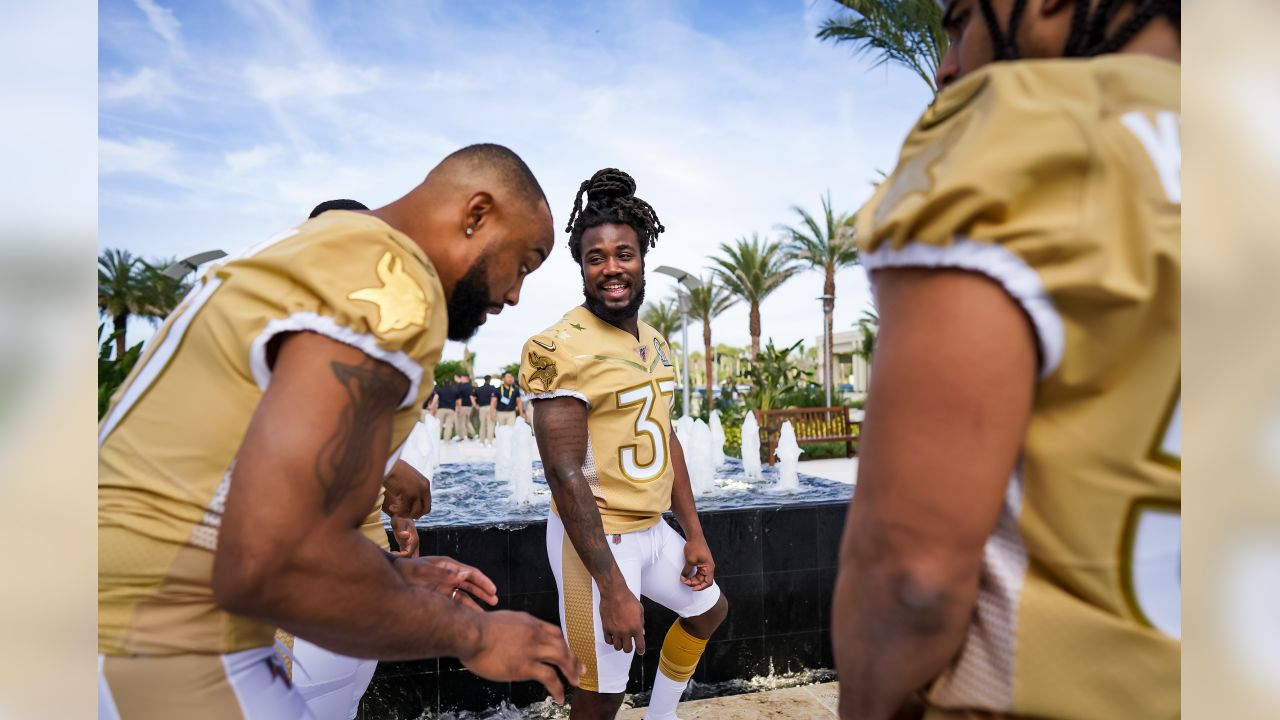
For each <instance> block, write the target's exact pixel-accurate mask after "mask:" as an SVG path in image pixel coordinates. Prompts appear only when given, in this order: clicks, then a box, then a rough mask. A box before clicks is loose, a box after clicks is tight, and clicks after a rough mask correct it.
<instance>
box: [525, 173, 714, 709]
mask: <svg viewBox="0 0 1280 720" xmlns="http://www.w3.org/2000/svg"><path fill="white" fill-rule="evenodd" d="M635 190H636V185H635V181H634V180H632V178H631V176H630V175H628V174H626V173H624V172H622V171H620V170H616V169H613V168H607V169H604V170H601V171H599V172H597V173H596V174H595V175H593V176H592V177H591V179H589V180H587V181H585V182H584V183H582V186H581V187H580V188H579V190H578V196H577V197H576V198H575V199H574V207H573V213H572V214H571V215H570V217H569V226H568V228H567V230H568V232H569V233H570V235H569V251H570V253H571V254H572V255H573V259H574V260H575V261H577V262H578V264H579V265H580V266H581V268H582V283H583V294H584V295H585V296H586V301H585V302H584V303H583V304H582V305H581V306H580V307H575V308H573V309H572V310H570V311H569V312H568V313H567V314H566V315H565V316H564V318H562V319H561V320H560V321H559V322H558V323H556V324H555V325H553V326H552V327H550V328H548V329H547V330H545V331H544V332H541V333H539V334H537V335H534V336H533V337H532V338H530V339H529V341H528V342H526V343H525V346H524V350H523V352H522V353H521V358H522V359H521V375H520V382H521V385H522V390H523V392H524V395H525V397H526V398H529V399H531V400H532V401H533V402H534V403H535V404H536V412H535V413H534V420H533V422H534V428H535V431H536V433H537V438H538V449H539V452H540V453H541V455H542V460H543V467H544V468H545V470H546V476H547V484H548V485H550V486H551V494H552V506H551V513H550V515H549V516H548V518H547V557H548V560H549V561H550V563H551V570H552V573H553V574H554V575H555V579H556V584H557V586H558V588H559V590H560V602H561V605H560V619H561V625H562V627H563V630H564V634H565V637H566V638H567V639H568V641H569V646H570V648H571V649H572V650H573V653H574V655H575V656H576V657H577V658H578V659H579V660H581V661H582V662H583V663H584V665H585V666H586V669H585V670H584V672H583V674H582V678H581V681H580V683H579V685H578V689H577V690H575V691H574V694H573V702H572V711H571V717H573V718H574V719H575V720H596V719H600V718H612V717H614V716H615V715H616V714H617V712H618V708H619V706H620V705H621V704H622V697H623V692H624V690H625V689H626V685H627V677H628V674H629V670H630V667H631V660H632V653H633V652H639V653H640V654H642V655H643V654H644V651H645V644H646V643H645V637H644V622H643V617H642V609H641V605H640V600H639V597H640V596H641V595H644V596H645V597H648V598H649V599H651V600H653V601H655V602H657V603H659V604H661V605H663V606H665V607H667V608H669V609H670V610H672V611H673V612H675V613H676V614H677V615H679V616H680V617H679V619H678V620H677V621H676V622H675V623H674V624H673V625H672V626H671V629H670V630H669V631H668V632H667V635H666V638H665V639H664V640H663V643H662V651H661V653H662V654H661V657H660V658H659V665H658V667H659V673H658V675H657V677H655V679H654V686H653V692H652V694H651V697H650V701H649V708H648V712H647V714H646V715H645V717H646V718H648V719H649V720H673V719H674V718H675V710H676V704H677V703H678V702H679V701H680V696H681V694H682V693H683V692H684V689H685V687H686V685H687V684H688V682H689V678H690V677H691V676H692V675H693V671H694V669H695V668H696V667H697V664H698V660H699V658H700V657H701V655H702V651H703V649H704V648H705V647H706V644H707V639H708V638H710V637H711V634H712V633H713V632H715V630H716V628H717V627H719V625H720V623H721V622H722V621H723V620H724V618H725V615H726V614H727V613H728V608H729V606H728V603H727V601H726V600H725V598H724V596H723V595H721V593H720V589H719V587H718V586H717V585H716V584H715V563H714V562H713V560H712V558H711V551H710V549H709V548H708V547H707V543H706V540H705V539H704V538H703V535H702V525H701V524H700V523H699V522H698V512H697V508H696V507H695V506H694V500H693V490H692V489H691V487H690V485H689V473H688V471H687V469H686V467H685V462H684V453H683V450H682V449H681V447H680V443H679V442H678V441H677V440H676V436H675V434H674V433H673V432H672V427H671V403H672V401H673V392H674V390H675V378H676V372H675V366H674V363H673V362H672V360H671V357H672V356H671V349H670V347H669V346H668V345H667V341H666V338H664V337H662V336H661V335H660V334H658V332H657V331H655V330H654V329H653V328H652V327H650V326H648V325H646V324H645V323H643V322H639V320H638V319H637V317H636V313H637V312H638V311H639V309H640V305H641V303H642V302H643V301H644V256H645V252H646V251H647V250H648V248H649V247H650V246H651V245H653V244H654V242H655V241H656V240H657V236H658V233H660V232H662V230H663V228H662V225H661V224H660V223H659V222H658V217H657V215H656V214H655V213H654V212H653V208H652V207H650V206H649V204H648V203H646V202H644V201H643V200H641V199H639V198H637V197H636V196H635ZM583 193H586V195H587V203H586V205H585V207H584V206H583V205H582V204H581V197H582V194H583ZM668 508H671V509H673V510H674V511H675V515H676V519H678V520H679V521H680V526H681V527H682V528H683V529H684V532H685V537H684V538H682V537H680V535H679V534H677V533H676V532H675V531H674V530H673V529H671V527H670V526H669V525H667V523H666V522H664V521H663V520H662V513H663V512H664V511H666V510H667V509H668Z"/></svg>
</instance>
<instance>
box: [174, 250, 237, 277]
mask: <svg viewBox="0 0 1280 720" xmlns="http://www.w3.org/2000/svg"><path fill="white" fill-rule="evenodd" d="M226 256H227V254H226V253H225V252H223V251H221V250H206V251H205V252H202V253H196V254H195V255H192V256H191V257H188V258H183V259H182V260H179V261H178V262H176V263H174V264H172V265H170V266H169V267H167V268H165V269H164V270H162V271H161V274H162V275H165V276H167V277H170V278H173V279H174V280H181V279H182V278H183V276H185V275H186V274H187V273H189V272H191V271H192V270H195V269H196V268H198V267H200V266H201V265H203V264H205V263H207V262H209V261H210V260H217V259H218V258H224V257H226Z"/></svg>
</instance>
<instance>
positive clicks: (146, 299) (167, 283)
mask: <svg viewBox="0 0 1280 720" xmlns="http://www.w3.org/2000/svg"><path fill="white" fill-rule="evenodd" d="M173 263H174V258H160V259H158V260H151V261H146V260H140V261H138V269H137V273H138V279H139V281H140V282H141V284H142V301H143V308H142V310H141V311H140V312H139V313H138V314H139V315H142V316H144V317H147V318H148V319H150V320H153V321H158V320H162V319H164V318H165V317H167V316H168V315H169V313H171V312H173V310H174V308H176V307H178V304H179V303H181V302H182V298H183V297H185V296H186V294H187V291H188V290H190V289H191V283H189V282H186V281H184V280H181V279H178V280H175V279H174V278H171V277H169V276H168V275H165V274H164V268H166V267H169V266H170V265H172V264H173Z"/></svg>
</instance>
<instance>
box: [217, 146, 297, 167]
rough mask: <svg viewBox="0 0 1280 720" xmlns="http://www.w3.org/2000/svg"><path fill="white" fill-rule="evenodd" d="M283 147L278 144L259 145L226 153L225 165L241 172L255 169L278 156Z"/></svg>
mask: <svg viewBox="0 0 1280 720" xmlns="http://www.w3.org/2000/svg"><path fill="white" fill-rule="evenodd" d="M282 152H283V149H282V148H281V147H280V146H279V145H259V146H257V147H254V148H250V149H248V150H239V151H237V152H230V153H227V155H226V158H227V167H229V168H231V170H232V171H234V172H238V173H242V172H246V171H249V170H256V169H258V168H260V167H262V166H263V165H266V164H267V163H268V162H270V161H272V160H274V159H275V158H277V157H279V156H280V155H281V153H282Z"/></svg>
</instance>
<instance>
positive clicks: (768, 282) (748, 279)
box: [711, 233, 799, 360]
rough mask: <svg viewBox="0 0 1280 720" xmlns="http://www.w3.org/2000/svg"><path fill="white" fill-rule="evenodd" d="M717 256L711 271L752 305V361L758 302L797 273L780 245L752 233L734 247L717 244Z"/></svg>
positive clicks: (756, 350) (757, 350)
mask: <svg viewBox="0 0 1280 720" xmlns="http://www.w3.org/2000/svg"><path fill="white" fill-rule="evenodd" d="M720 252H721V253H722V254H721V256H719V257H713V258H711V261H712V262H714V263H715V264H716V267H715V268H714V271H715V273H716V275H717V276H718V277H719V278H720V281H721V282H723V283H724V286H725V288H727V289H728V290H729V292H730V293H732V294H733V295H736V296H737V297H738V298H740V299H742V300H745V301H747V303H748V304H749V305H750V306H751V310H750V313H749V315H748V318H749V319H748V322H749V325H748V329H749V330H750V332H751V359H752V360H755V359H756V355H758V354H760V301H762V300H764V299H765V298H766V297H768V296H769V295H770V294H771V293H772V292H773V291H774V290H777V289H778V288H779V287H781V286H782V283H784V282H786V281H787V280H788V279H790V278H791V276H792V275H794V274H796V271H797V270H799V267H797V266H796V265H795V264H794V263H793V262H792V261H791V259H790V258H788V257H787V255H786V253H785V252H783V249H782V243H780V242H777V241H776V240H768V239H763V240H762V239H761V238H760V236H759V235H758V234H755V233H752V235H751V239H750V240H748V239H746V238H738V239H737V240H735V241H734V244H732V245H730V244H729V243H720Z"/></svg>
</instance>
